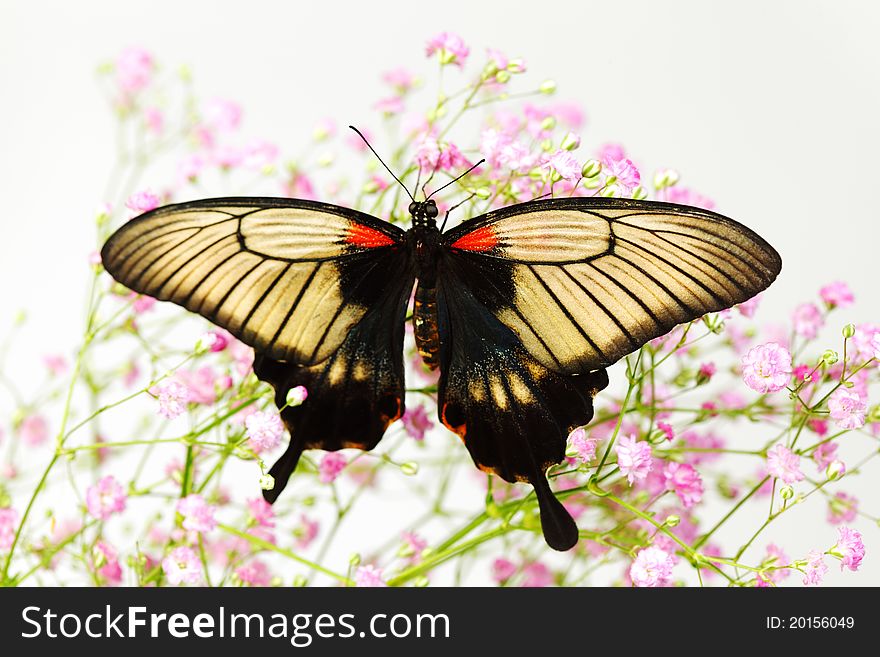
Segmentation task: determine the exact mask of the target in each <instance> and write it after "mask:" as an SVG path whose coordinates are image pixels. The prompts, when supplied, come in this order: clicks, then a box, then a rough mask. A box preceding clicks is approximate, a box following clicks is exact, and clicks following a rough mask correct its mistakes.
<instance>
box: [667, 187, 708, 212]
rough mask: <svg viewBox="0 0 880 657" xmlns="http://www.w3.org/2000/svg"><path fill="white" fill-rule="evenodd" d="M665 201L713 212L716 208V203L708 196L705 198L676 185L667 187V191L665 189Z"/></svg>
mask: <svg viewBox="0 0 880 657" xmlns="http://www.w3.org/2000/svg"><path fill="white" fill-rule="evenodd" d="M663 200H664V201H668V202H669V203H680V204H682V205H694V206H696V207H698V208H705V209H706V210H711V209H712V208H714V207H715V201H713V200H712V199H711V198H709V197H708V196H703V195H702V194H698V193H697V192H695V191H694V190H692V189H688V188H687V187H682V186H680V185H675V186H674V187H667V188H666V189H664V190H663Z"/></svg>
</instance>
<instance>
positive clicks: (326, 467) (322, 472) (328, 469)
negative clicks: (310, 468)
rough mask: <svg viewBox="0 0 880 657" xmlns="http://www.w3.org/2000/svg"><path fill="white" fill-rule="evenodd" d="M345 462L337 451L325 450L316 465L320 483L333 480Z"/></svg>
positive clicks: (327, 482) (343, 457)
mask: <svg viewBox="0 0 880 657" xmlns="http://www.w3.org/2000/svg"><path fill="white" fill-rule="evenodd" d="M347 463H348V461H347V459H346V458H345V456H343V455H342V454H340V453H339V452H327V453H326V454H324V458H322V459H321V463H320V465H319V466H318V481H320V482H321V483H322V484H329V483H330V482H332V481H335V480H336V477H338V476H339V473H340V472H342V470H343V469H344V468H345V465H346V464H347Z"/></svg>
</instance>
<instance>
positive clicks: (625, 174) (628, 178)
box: [602, 154, 642, 195]
mask: <svg viewBox="0 0 880 657" xmlns="http://www.w3.org/2000/svg"><path fill="white" fill-rule="evenodd" d="M602 173H603V174H604V175H605V180H606V185H613V186H614V187H616V188H617V189H618V190H619V191H620V193H621V194H623V195H627V194H629V193H631V192H632V190H633V189H635V188H636V187H638V185H639V183H641V180H642V177H641V174H640V173H639V170H638V169H637V168H636V166H635V165H634V164H633V163H632V160H628V159H626V158H625V157H619V158H617V157H614V155H613V154H609V155H608V156H606V157H603V158H602ZM612 178H613V179H614V180H613V181H611V179H612Z"/></svg>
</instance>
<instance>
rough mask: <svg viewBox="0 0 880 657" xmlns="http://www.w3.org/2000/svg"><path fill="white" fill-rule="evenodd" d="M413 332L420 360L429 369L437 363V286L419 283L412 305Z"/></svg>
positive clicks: (438, 338)
mask: <svg viewBox="0 0 880 657" xmlns="http://www.w3.org/2000/svg"><path fill="white" fill-rule="evenodd" d="M412 321H413V333H414V334H415V337H416V347H417V348H418V350H419V355H420V356H421V357H422V362H424V363H425V365H427V366H428V367H429V368H430V369H432V370H435V369H437V365H438V364H439V360H438V354H439V351H440V334H439V333H438V332H437V288H435V287H428V286H427V285H424V284H422V283H421V282H420V283H419V285H418V287H416V297H415V303H414V306H413V320H412Z"/></svg>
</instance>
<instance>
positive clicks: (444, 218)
mask: <svg viewBox="0 0 880 657" xmlns="http://www.w3.org/2000/svg"><path fill="white" fill-rule="evenodd" d="M476 195H477V193H476V192H474V193H473V194H471V195H470V196H468V197H467V198H466V199H465V200H463V201H460V202H459V203H456V204H455V205H453V206H452V207H451V208H449V209H448V210H447V211H446V216H445V217H443V225H442V226H440V232H441V233H442V232H443V229H444V228H446V222H447V221H448V220H449V213H450V212H452V211H453V210H455V209H456V208H457V207H459V206H461V205H464V204H465V203H467V202H468V201H470V200H471V199H472V198H473V197H474V196H476Z"/></svg>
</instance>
